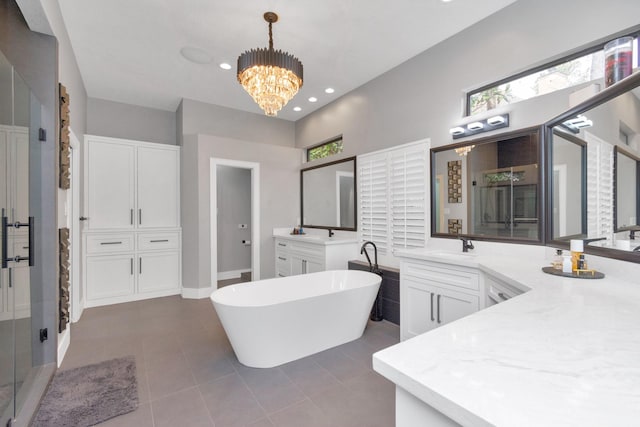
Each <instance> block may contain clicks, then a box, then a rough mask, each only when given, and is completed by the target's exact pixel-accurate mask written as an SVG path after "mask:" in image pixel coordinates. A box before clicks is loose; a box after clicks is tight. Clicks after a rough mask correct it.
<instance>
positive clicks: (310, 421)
mask: <svg viewBox="0 0 640 427" xmlns="http://www.w3.org/2000/svg"><path fill="white" fill-rule="evenodd" d="M71 328H72V329H71V346H70V348H69V351H68V353H67V356H66V357H65V359H64V362H63V364H62V366H61V369H69V368H73V367H77V366H82V365H86V364H90V363H95V362H99V361H102V360H107V359H110V358H113V357H118V356H124V355H128V354H133V355H135V357H136V365H137V372H138V388H139V396H140V406H139V408H138V409H137V410H136V411H134V412H131V413H129V414H126V415H123V416H120V417H116V418H114V419H112V420H109V421H107V422H105V423H103V424H100V426H101V427H116V426H118V427H124V426H136V427H146V426H150V427H164V426H185V427H192V426H193V427H199V426H215V427H234V426H253V427H263V426H271V427H275V426H292V427H294V426H295V427H315V426H334V427H350V426H358V427H363V426H366V427H391V426H393V425H394V420H395V394H394V393H395V389H394V386H393V385H392V384H391V383H390V382H388V381H386V380H385V379H384V378H382V377H381V376H379V375H378V374H377V373H376V372H374V371H373V370H372V369H371V354H372V353H374V352H376V351H378V350H380V349H382V348H385V347H388V346H390V345H393V344H395V343H397V342H398V339H399V331H398V327H397V326H395V325H393V324H391V323H388V322H386V321H383V322H369V324H368V326H367V329H366V330H365V333H364V335H363V336H362V338H360V339H358V340H356V341H352V342H350V343H347V344H344V345H342V346H339V347H335V348H332V349H330V350H327V351H324V352H322V353H318V354H316V355H313V356H309V357H307V358H304V359H301V360H297V361H294V362H291V363H288V364H286V365H283V366H280V367H277V368H272V369H253V368H248V367H246V366H244V365H241V364H240V363H239V362H238V360H237V359H236V357H235V355H234V353H233V350H232V349H231V346H230V345H229V341H228V340H227V337H226V335H225V333H224V330H223V329H222V326H221V325H220V321H219V319H218V317H217V316H216V314H215V311H214V310H213V307H212V305H211V303H210V301H209V300H208V299H203V300H183V299H182V298H181V297H179V296H175V297H166V298H158V299H153V300H146V301H138V302H132V303H126V304H117V305H112V306H106V307H98V308H91V309H87V310H85V312H84V314H83V315H82V319H81V320H80V322H78V323H75V324H73V325H72V326H71Z"/></svg>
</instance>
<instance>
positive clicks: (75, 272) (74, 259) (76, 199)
mask: <svg viewBox="0 0 640 427" xmlns="http://www.w3.org/2000/svg"><path fill="white" fill-rule="evenodd" d="M69 135H70V138H69V141H70V145H71V188H70V189H69V191H68V192H67V206H68V210H69V212H67V218H68V219H67V226H68V227H69V229H70V230H71V245H70V249H71V275H70V279H71V313H70V314H71V316H70V320H71V322H72V323H76V322H77V321H79V320H80V316H82V312H83V310H84V297H85V294H84V292H81V291H82V290H83V289H82V283H81V277H82V276H81V274H80V269H81V268H82V267H81V265H82V264H81V257H80V253H81V252H80V249H81V248H80V245H81V240H82V239H80V233H81V230H80V181H81V177H80V159H81V158H82V156H81V147H80V145H81V144H80V140H79V139H78V137H77V136H76V134H75V133H74V132H73V129H69ZM81 293H82V298H80V294H81Z"/></svg>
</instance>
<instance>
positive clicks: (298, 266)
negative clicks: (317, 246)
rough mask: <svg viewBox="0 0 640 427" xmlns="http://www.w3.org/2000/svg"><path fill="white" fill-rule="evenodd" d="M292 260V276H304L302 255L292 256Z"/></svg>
mask: <svg viewBox="0 0 640 427" xmlns="http://www.w3.org/2000/svg"><path fill="white" fill-rule="evenodd" d="M289 256H290V258H291V275H292V276H295V275H297V274H304V271H303V269H302V267H303V262H302V261H303V260H304V259H303V258H302V257H301V256H300V255H296V254H290V255H289Z"/></svg>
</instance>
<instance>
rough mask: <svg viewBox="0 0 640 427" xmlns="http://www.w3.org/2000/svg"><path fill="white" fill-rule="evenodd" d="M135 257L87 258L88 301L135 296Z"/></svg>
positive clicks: (126, 255)
mask: <svg viewBox="0 0 640 427" xmlns="http://www.w3.org/2000/svg"><path fill="white" fill-rule="evenodd" d="M133 264H134V262H133V255H128V254H125V255H109V256H95V257H87V260H86V269H87V271H86V277H87V282H86V286H87V300H98V299H102V298H112V297H120V296H127V295H133V293H134V285H135V276H134V265H133Z"/></svg>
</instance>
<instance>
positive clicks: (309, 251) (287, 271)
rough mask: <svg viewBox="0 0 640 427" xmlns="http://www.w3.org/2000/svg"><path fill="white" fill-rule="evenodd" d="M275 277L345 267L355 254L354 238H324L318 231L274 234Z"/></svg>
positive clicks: (342, 268)
mask: <svg viewBox="0 0 640 427" xmlns="http://www.w3.org/2000/svg"><path fill="white" fill-rule="evenodd" d="M273 237H274V241H275V254H276V260H275V263H276V269H275V271H276V276H277V277H287V276H294V275H297V274H307V273H316V272H318V271H325V270H346V269H347V262H348V261H349V260H350V259H353V258H355V257H356V256H357V254H358V238H357V237H356V236H355V234H354V236H353V237H338V236H334V237H328V236H324V235H319V234H307V235H295V234H294V235H289V234H283V233H280V234H274V236H273Z"/></svg>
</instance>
